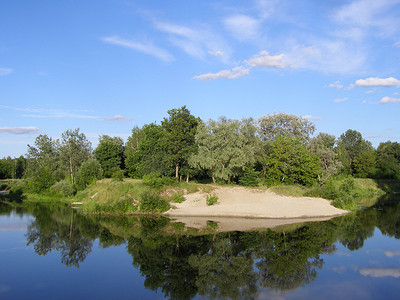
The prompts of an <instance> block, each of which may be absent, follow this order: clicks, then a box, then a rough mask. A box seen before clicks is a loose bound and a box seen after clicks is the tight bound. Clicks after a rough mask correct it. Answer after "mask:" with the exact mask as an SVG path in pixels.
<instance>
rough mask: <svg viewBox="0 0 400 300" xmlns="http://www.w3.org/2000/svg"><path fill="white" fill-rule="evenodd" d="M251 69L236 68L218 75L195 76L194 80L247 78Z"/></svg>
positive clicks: (220, 72)
mask: <svg viewBox="0 0 400 300" xmlns="http://www.w3.org/2000/svg"><path fill="white" fill-rule="evenodd" d="M249 71H250V70H249V69H248V68H244V67H236V68H233V69H232V70H222V71H219V72H217V73H207V74H202V75H198V76H194V77H193V79H197V80H204V81H206V80H215V79H236V78H238V77H242V76H246V75H248V74H249Z"/></svg>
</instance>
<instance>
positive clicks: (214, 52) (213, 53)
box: [207, 50, 224, 56]
mask: <svg viewBox="0 0 400 300" xmlns="http://www.w3.org/2000/svg"><path fill="white" fill-rule="evenodd" d="M207 52H208V54H210V55H212V56H222V55H224V52H222V51H219V50H217V51H207Z"/></svg>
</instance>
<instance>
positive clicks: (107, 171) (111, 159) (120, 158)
mask: <svg viewBox="0 0 400 300" xmlns="http://www.w3.org/2000/svg"><path fill="white" fill-rule="evenodd" d="M94 156H95V158H96V160H97V161H98V162H99V163H100V165H101V168H102V169H103V171H104V176H105V177H111V176H112V175H113V173H114V172H115V171H117V170H119V169H124V159H125V157H124V142H123V141H122V139H121V138H120V137H110V136H108V135H102V136H100V138H99V145H98V146H97V147H96V149H95V150H94Z"/></svg>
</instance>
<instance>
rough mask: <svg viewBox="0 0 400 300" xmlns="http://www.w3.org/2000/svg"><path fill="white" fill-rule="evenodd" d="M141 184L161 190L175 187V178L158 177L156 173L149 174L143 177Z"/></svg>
mask: <svg viewBox="0 0 400 300" xmlns="http://www.w3.org/2000/svg"><path fill="white" fill-rule="evenodd" d="M143 184H145V185H147V186H150V187H153V188H162V187H163V186H166V185H168V186H171V185H176V184H177V181H176V178H171V177H166V176H162V177H160V176H159V175H158V174H157V173H150V174H146V175H144V176H143Z"/></svg>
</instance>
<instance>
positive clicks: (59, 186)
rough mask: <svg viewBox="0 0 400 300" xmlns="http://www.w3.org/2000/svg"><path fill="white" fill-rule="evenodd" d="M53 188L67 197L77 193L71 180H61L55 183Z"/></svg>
mask: <svg viewBox="0 0 400 300" xmlns="http://www.w3.org/2000/svg"><path fill="white" fill-rule="evenodd" d="M51 188H52V189H53V190H55V191H56V192H57V193H59V194H61V195H63V196H67V197H70V196H73V195H74V193H75V191H74V188H73V186H72V184H71V182H69V181H68V180H61V181H59V182H57V183H56V184H54V185H53V186H52V187H51Z"/></svg>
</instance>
